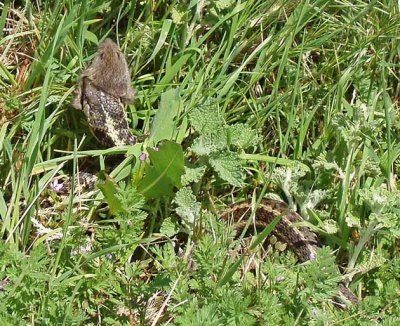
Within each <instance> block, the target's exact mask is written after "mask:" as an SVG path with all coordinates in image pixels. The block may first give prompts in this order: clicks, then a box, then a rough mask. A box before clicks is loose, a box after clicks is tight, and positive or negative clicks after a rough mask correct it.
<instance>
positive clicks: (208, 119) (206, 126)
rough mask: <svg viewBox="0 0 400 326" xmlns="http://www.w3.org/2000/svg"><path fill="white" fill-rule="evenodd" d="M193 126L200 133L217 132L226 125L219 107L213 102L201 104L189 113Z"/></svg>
mask: <svg viewBox="0 0 400 326" xmlns="http://www.w3.org/2000/svg"><path fill="white" fill-rule="evenodd" d="M189 120H190V123H191V124H192V126H193V128H194V129H196V130H197V131H198V132H200V133H215V132H216V130H219V129H221V128H222V127H223V126H224V120H223V119H222V117H221V115H220V114H219V111H218V107H217V106H216V105H214V104H212V103H206V104H201V105H199V106H198V107H196V108H195V109H193V110H192V111H191V112H190V113H189Z"/></svg>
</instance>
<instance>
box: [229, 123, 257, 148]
mask: <svg viewBox="0 0 400 326" xmlns="http://www.w3.org/2000/svg"><path fill="white" fill-rule="evenodd" d="M228 135H229V136H228V137H229V139H230V143H231V144H232V145H235V146H238V147H240V148H243V149H246V148H248V147H250V146H256V145H257V144H258V143H259V142H260V137H259V136H258V134H257V132H256V131H255V130H254V129H252V128H251V127H250V126H249V125H246V124H244V123H237V124H234V125H231V126H229V127H228Z"/></svg>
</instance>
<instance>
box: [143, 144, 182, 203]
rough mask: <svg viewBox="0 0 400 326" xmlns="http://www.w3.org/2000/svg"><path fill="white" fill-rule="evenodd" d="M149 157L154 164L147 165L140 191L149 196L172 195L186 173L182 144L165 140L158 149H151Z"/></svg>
mask: <svg viewBox="0 0 400 326" xmlns="http://www.w3.org/2000/svg"><path fill="white" fill-rule="evenodd" d="M149 158H150V162H151V164H152V165H149V164H148V165H147V166H146V168H145V176H144V177H143V179H142V180H141V182H140V183H139V186H138V191H139V192H140V193H141V194H143V195H144V196H146V197H147V198H159V197H162V196H166V195H171V194H172V189H173V187H180V186H181V176H182V175H183V173H184V159H183V151H182V148H181V146H179V145H178V144H176V143H173V142H165V143H164V144H162V145H161V146H160V147H159V149H158V150H154V149H149Z"/></svg>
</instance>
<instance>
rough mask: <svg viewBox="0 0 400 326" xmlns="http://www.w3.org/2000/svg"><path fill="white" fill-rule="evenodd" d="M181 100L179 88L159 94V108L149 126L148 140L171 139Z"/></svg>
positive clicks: (155, 141) (156, 141) (152, 141)
mask: <svg viewBox="0 0 400 326" xmlns="http://www.w3.org/2000/svg"><path fill="white" fill-rule="evenodd" d="M181 105H182V101H181V98H180V96H179V89H177V88H176V89H170V90H168V91H166V92H164V93H163V94H161V101H160V108H159V109H158V110H157V113H156V115H155V117H154V120H153V124H152V126H151V129H150V130H151V132H150V136H149V141H150V143H152V144H157V143H158V142H159V141H160V140H171V139H172V138H173V136H174V133H175V131H176V121H175V119H176V117H177V116H178V114H179V110H180V108H181Z"/></svg>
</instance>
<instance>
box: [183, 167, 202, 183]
mask: <svg viewBox="0 0 400 326" xmlns="http://www.w3.org/2000/svg"><path fill="white" fill-rule="evenodd" d="M204 172H206V166H205V165H203V166H200V167H198V168H193V169H192V168H188V167H186V166H185V174H184V175H183V176H182V185H183V186H187V185H188V184H189V183H192V182H199V181H200V180H201V178H202V177H203V175H204Z"/></svg>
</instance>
